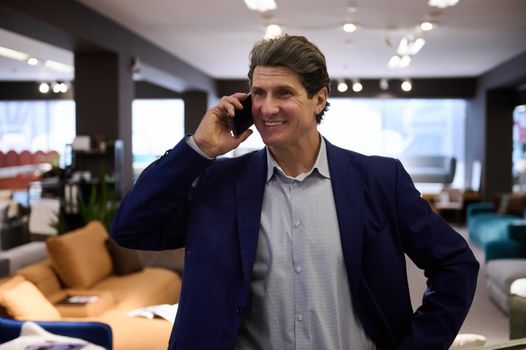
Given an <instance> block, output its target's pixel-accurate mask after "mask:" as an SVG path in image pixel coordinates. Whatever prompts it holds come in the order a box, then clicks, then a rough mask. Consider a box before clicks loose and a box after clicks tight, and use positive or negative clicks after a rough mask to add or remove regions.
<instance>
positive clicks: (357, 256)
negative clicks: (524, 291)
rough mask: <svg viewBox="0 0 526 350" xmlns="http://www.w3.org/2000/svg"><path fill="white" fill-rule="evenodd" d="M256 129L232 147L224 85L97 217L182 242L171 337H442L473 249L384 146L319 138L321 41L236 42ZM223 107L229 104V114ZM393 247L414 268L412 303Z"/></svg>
mask: <svg viewBox="0 0 526 350" xmlns="http://www.w3.org/2000/svg"><path fill="white" fill-rule="evenodd" d="M250 59H251V63H250V71H249V74H248V76H249V81H250V93H251V97H252V114H253V119H254V123H255V126H256V129H257V130H258V132H259V133H260V134H261V137H262V139H263V141H264V143H265V144H266V148H265V149H263V150H260V151H258V152H253V153H250V154H248V155H244V156H242V157H239V158H233V159H228V158H221V159H217V158H216V157H218V156H220V155H222V154H224V153H226V152H228V151H230V150H232V149H234V148H236V147H237V146H239V144H240V143H241V142H243V141H244V140H245V139H246V138H247V137H249V136H250V134H251V132H252V131H251V130H247V131H245V132H244V133H242V134H241V135H240V136H239V137H238V138H236V137H233V136H232V135H231V133H230V130H229V129H228V120H227V119H228V116H233V115H234V114H235V111H236V110H238V109H241V108H242V104H241V101H243V100H244V99H245V98H247V95H246V94H244V93H236V94H233V95H231V96H226V97H223V98H222V99H221V100H220V101H219V103H218V104H217V105H216V106H215V107H213V108H211V109H210V110H209V111H207V112H206V114H205V115H204V117H203V119H202V121H201V123H200V125H199V127H198V129H197V130H196V132H195V134H194V135H193V136H190V137H187V138H185V139H184V140H182V141H181V142H179V143H178V144H177V145H176V146H175V147H174V148H173V149H172V150H170V151H169V152H167V153H166V154H165V155H164V156H163V157H161V158H160V159H159V160H157V161H156V162H155V163H154V164H152V165H150V166H149V167H148V168H147V169H146V170H145V171H144V172H143V174H142V175H141V177H140V178H139V179H138V180H137V183H136V184H135V186H134V188H133V189H132V190H131V191H130V192H129V193H128V194H127V196H126V198H125V200H124V202H123V203H122V205H121V208H120V210H119V213H118V215H117V217H116V218H115V220H114V222H113V226H112V236H113V238H114V239H115V240H116V241H117V242H119V243H120V244H121V245H123V246H126V247H130V248H137V249H155V250H160V249H173V248H178V247H182V246H185V247H186V257H185V268H184V277H183V286H182V291H181V299H180V302H179V311H178V315H177V320H176V322H175V325H174V329H173V332H172V337H171V339H170V344H169V348H170V349H183V350H184V349H191V350H195V349H278V350H281V349H330V350H333V349H342V350H343V349H346V350H347V349H358V350H362V349H447V348H448V347H449V345H450V344H451V342H452V341H453V339H454V337H455V335H456V334H457V332H458V330H459V329H460V326H461V325H462V322H463V320H464V318H465V316H466V314H467V312H468V309H469V307H470V305H471V301H472V299H473V295H474V291H475V284H476V278H477V271H478V263H477V261H476V260H475V258H474V256H473V254H472V253H471V251H470V249H469V248H468V246H467V244H466V242H465V241H464V239H463V238H462V237H461V236H460V235H459V234H458V233H456V232H455V231H454V230H453V229H451V228H450V227H449V226H448V225H447V224H446V223H445V222H444V221H443V220H442V219H441V218H439V217H438V216H436V215H435V214H434V213H433V212H432V211H431V209H430V208H429V205H428V204H427V203H426V202H425V201H424V200H423V199H422V198H421V197H420V195H419V193H418V192H417V191H416V189H415V188H414V186H413V184H412V182H411V180H410V178H409V176H408V175H407V173H406V172H405V171H404V169H403V167H402V165H401V164H400V162H399V161H397V160H394V159H390V158H383V157H367V156H364V155H361V154H358V153H355V152H351V151H347V150H343V149H340V148H337V147H335V146H333V145H331V144H330V143H329V142H328V141H326V140H325V139H324V138H323V137H322V136H321V135H320V134H319V133H318V131H317V124H318V123H319V122H320V120H321V118H322V117H323V114H324V112H325V111H326V109H327V106H328V102H327V97H328V94H329V83H330V79H329V76H328V73H327V68H326V64H325V57H324V56H323V54H322V53H321V52H320V51H319V49H318V48H317V47H316V46H315V45H314V44H312V43H310V42H309V41H308V40H307V39H305V38H304V37H299V36H287V35H285V36H282V37H279V38H276V39H272V40H268V41H262V42H259V43H257V44H256V45H255V46H254V48H253V49H252V52H251V55H250ZM234 118H235V117H234ZM404 253H405V254H407V255H408V256H409V257H410V258H411V259H412V260H413V261H414V262H415V263H416V264H417V265H418V266H419V267H420V268H422V269H423V270H424V271H425V275H426V276H427V278H428V289H427V290H426V292H425V294H424V298H423V303H422V305H421V306H420V307H419V308H418V309H417V310H416V311H415V312H413V309H412V306H411V301H410V296H409V289H408V285H407V276H406V266H405V256H404Z"/></svg>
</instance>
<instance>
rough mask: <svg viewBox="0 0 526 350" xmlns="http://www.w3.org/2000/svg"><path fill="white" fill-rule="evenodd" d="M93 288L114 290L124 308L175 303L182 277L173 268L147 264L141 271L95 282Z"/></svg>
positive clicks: (114, 296) (120, 305) (116, 299)
mask: <svg viewBox="0 0 526 350" xmlns="http://www.w3.org/2000/svg"><path fill="white" fill-rule="evenodd" d="M148 281H152V283H148ZM91 290H94V291H97V290H104V291H108V292H111V294H112V295H113V299H114V300H115V303H116V304H117V306H118V307H119V308H121V309H128V310H129V309H135V308H138V307H144V306H151V305H157V304H175V303H177V302H178V301H179V292H180V290H181V278H180V276H179V275H178V274H177V273H175V272H173V271H170V270H166V269H163V268H157V267H147V268H145V269H143V270H142V271H139V272H135V273H130V274H127V275H124V276H110V277H108V278H105V279H104V280H102V281H101V282H99V283H97V284H95V285H94V286H93V287H92V289H91Z"/></svg>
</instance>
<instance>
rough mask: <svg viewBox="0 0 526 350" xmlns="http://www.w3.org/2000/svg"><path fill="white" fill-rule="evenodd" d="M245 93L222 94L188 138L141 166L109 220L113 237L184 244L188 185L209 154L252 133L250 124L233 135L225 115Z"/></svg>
mask: <svg viewBox="0 0 526 350" xmlns="http://www.w3.org/2000/svg"><path fill="white" fill-rule="evenodd" d="M246 98H247V94H244V93H236V94H233V95H231V96H225V97H223V98H221V100H220V101H219V103H218V104H217V105H216V106H214V107H212V108H210V109H209V110H208V111H207V112H206V113H205V115H204V116H203V119H202V120H201V122H200V124H199V127H198V128H197V130H196V132H195V134H194V136H193V139H192V140H191V142H190V144H188V143H187V142H186V141H185V140H183V141H181V142H179V143H178V144H177V145H176V146H175V147H174V148H173V149H172V150H171V151H169V152H167V153H166V154H165V155H164V156H162V157H161V158H160V159H158V160H157V161H155V162H154V163H153V164H151V165H150V166H149V167H147V168H146V169H145V170H144V171H143V173H142V174H141V176H140V177H139V179H138V180H137V182H136V184H135V185H134V186H133V188H132V189H131V190H130V192H129V193H128V194H127V195H126V197H125V198H124V200H123V202H122V203H121V206H120V208H119V211H118V213H117V215H116V216H115V218H114V220H113V223H112V227H111V230H110V231H111V236H112V237H113V239H114V240H115V241H116V242H118V243H119V244H120V245H122V246H124V247H128V248H134V249H145V250H163V249H173V248H178V247H182V246H183V245H184V240H185V237H184V235H185V227H186V213H187V210H188V200H189V195H190V194H191V193H190V192H191V190H192V185H193V184H194V183H195V182H196V180H197V178H198V177H199V176H200V175H201V174H202V173H203V172H204V170H205V169H206V168H207V167H208V166H209V165H210V164H211V163H212V162H213V160H212V159H214V158H215V157H217V156H219V155H222V154H224V153H227V152H229V151H230V150H232V149H234V148H236V147H237V146H239V144H240V143H241V142H243V141H245V140H246V139H247V138H248V137H249V136H250V135H251V134H252V130H250V129H249V130H245V132H243V133H242V134H241V135H240V136H239V137H233V136H232V134H231V133H230V129H229V124H228V116H229V115H234V114H235V110H236V109H240V108H243V106H242V104H241V102H240V100H244V99H246ZM196 147H197V149H196Z"/></svg>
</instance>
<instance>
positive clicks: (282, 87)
mask: <svg viewBox="0 0 526 350" xmlns="http://www.w3.org/2000/svg"><path fill="white" fill-rule="evenodd" d="M264 89H265V88H264V87H261V86H254V85H252V88H251V90H264ZM270 89H271V90H282V89H291V90H296V88H295V87H294V86H293V85H289V84H283V85H275V86H271V87H270Z"/></svg>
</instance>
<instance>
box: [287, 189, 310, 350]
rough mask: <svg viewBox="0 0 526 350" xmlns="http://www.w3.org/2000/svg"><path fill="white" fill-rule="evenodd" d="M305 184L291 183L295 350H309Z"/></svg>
mask: <svg viewBox="0 0 526 350" xmlns="http://www.w3.org/2000/svg"><path fill="white" fill-rule="evenodd" d="M302 187H303V183H302V182H300V181H298V180H292V181H291V182H290V183H289V188H290V204H291V214H292V235H291V236H292V264H293V269H294V313H295V314H294V335H295V349H296V350H301V349H307V348H308V339H309V336H308V324H309V319H308V317H309V314H308V305H307V298H306V288H305V287H306V280H305V278H306V271H305V270H304V269H305V244H306V242H307V240H306V237H305V223H304V221H305V213H304V210H302V204H301V197H302V196H301V193H302V190H303V188H302Z"/></svg>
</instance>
